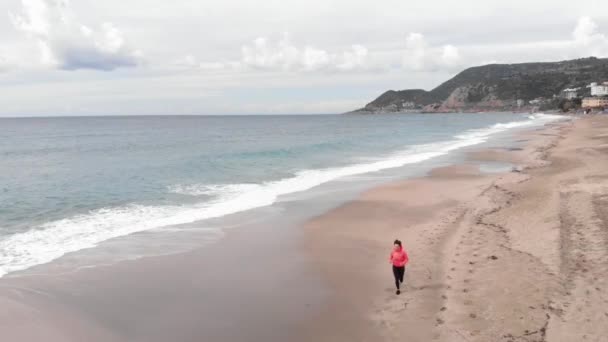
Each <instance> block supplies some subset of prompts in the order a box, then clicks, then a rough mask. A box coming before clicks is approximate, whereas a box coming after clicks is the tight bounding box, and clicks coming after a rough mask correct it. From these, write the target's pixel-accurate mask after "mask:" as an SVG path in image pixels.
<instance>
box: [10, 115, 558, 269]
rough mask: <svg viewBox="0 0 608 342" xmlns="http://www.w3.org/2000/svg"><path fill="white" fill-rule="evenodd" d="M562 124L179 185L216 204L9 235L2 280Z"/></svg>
mask: <svg viewBox="0 0 608 342" xmlns="http://www.w3.org/2000/svg"><path fill="white" fill-rule="evenodd" d="M558 119H563V117H562V116H555V115H544V114H535V115H531V116H530V117H529V120H526V121H516V122H510V123H505V124H495V125H492V126H490V127H487V128H484V129H477V130H470V131H467V132H466V133H464V134H461V135H458V136H456V137H454V139H453V140H449V141H443V142H437V143H430V144H423V145H416V146H411V147H409V148H407V149H405V150H403V151H400V152H398V153H394V154H391V155H389V156H387V157H386V158H383V159H381V160H377V161H372V162H365V163H359V164H354V165H349V166H344V167H336V168H327V169H321V170H304V171H300V172H298V173H296V174H295V175H294V177H291V178H286V179H282V180H278V181H273V182H267V183H263V184H220V185H204V184H203V185H200V184H194V185H176V186H174V187H171V188H170V189H169V191H171V192H174V193H178V194H183V195H191V196H200V195H207V196H211V197H212V198H211V200H208V201H206V202H203V203H198V204H194V205H183V206H177V205H176V206H144V205H137V204H133V205H128V206H124V207H116V208H102V209H98V210H94V211H91V212H89V213H87V214H82V215H77V216H73V217H69V218H66V219H62V220H58V221H52V222H48V223H45V224H43V225H41V226H39V227H35V228H33V229H31V230H29V231H26V232H23V233H18V234H14V235H10V236H8V237H6V238H4V239H3V240H0V277H1V276H3V275H5V274H7V273H10V272H14V271H19V270H24V269H26V268H29V267H31V266H34V265H39V264H43V263H47V262H50V261H52V260H54V259H57V258H59V257H61V256H62V255H64V254H66V253H70V252H75V251H78V250H81V249H85V248H91V247H95V246H96V245H97V244H99V243H100V242H103V241H105V240H108V239H112V238H116V237H120V236H124V235H128V234H132V233H136V232H140V231H146V230H151V229H156V228H162V227H167V226H175V225H180V224H186V223H191V222H195V221H201V220H205V219H210V218H216V217H221V216H225V215H229V214H233V213H237V212H242V211H245V210H250V209H254V208H259V207H263V206H268V205H271V204H273V203H275V202H276V201H277V199H278V197H280V196H281V195H286V194H290V193H295V192H300V191H305V190H308V189H311V188H313V187H316V186H318V185H321V184H324V183H327V182H330V181H332V180H335V179H338V178H342V177H348V176H354V175H360V174H365V173H370V172H376V171H380V170H385V169H390V168H396V167H401V166H404V165H408V164H414V163H419V162H422V161H425V160H429V159H431V158H436V157H439V156H442V155H445V154H447V153H449V152H450V151H453V150H457V149H460V148H463V147H467V146H472V145H477V144H480V143H483V142H485V141H487V140H488V138H489V137H490V136H492V135H494V134H496V133H499V132H504V131H507V130H510V129H513V128H517V127H525V126H531V125H536V124H543V123H546V122H550V121H554V120H558Z"/></svg>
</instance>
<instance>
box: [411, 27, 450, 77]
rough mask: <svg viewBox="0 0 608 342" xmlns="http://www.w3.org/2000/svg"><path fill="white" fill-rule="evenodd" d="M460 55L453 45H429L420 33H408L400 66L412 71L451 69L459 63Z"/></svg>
mask: <svg viewBox="0 0 608 342" xmlns="http://www.w3.org/2000/svg"><path fill="white" fill-rule="evenodd" d="M461 60H462V59H461V56H460V52H459V50H458V48H456V47H455V46H454V45H444V46H442V47H433V46H430V45H429V44H428V43H427V41H426V39H425V38H424V35H423V34H422V33H410V34H409V35H408V36H407V38H406V41H405V53H404V57H403V63H402V66H403V68H404V69H407V70H413V71H436V70H439V69H453V68H455V67H459V66H460V64H461Z"/></svg>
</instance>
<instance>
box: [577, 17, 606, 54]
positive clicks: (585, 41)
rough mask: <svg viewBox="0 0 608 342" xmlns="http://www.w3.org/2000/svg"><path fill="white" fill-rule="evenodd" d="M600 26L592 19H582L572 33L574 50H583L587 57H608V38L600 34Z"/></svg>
mask: <svg viewBox="0 0 608 342" xmlns="http://www.w3.org/2000/svg"><path fill="white" fill-rule="evenodd" d="M598 29H599V28H598V25H597V24H596V23H595V22H594V21H593V19H591V18H590V17H586V16H585V17H581V18H579V20H578V23H577V24H576V27H575V28H574V31H573V32H572V37H573V39H574V40H573V42H572V45H574V46H573V47H574V48H578V49H582V50H583V51H584V54H586V55H594V56H597V57H604V56H606V55H608V37H606V35H605V34H603V33H600V32H598Z"/></svg>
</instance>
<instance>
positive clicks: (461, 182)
mask: <svg viewBox="0 0 608 342" xmlns="http://www.w3.org/2000/svg"><path fill="white" fill-rule="evenodd" d="M521 139H522V140H525V141H526V147H525V148H523V149H509V150H489V151H480V152H477V153H474V154H473V155H472V156H471V157H472V158H474V159H480V160H492V161H509V162H513V163H516V164H518V165H519V167H520V168H519V169H518V172H509V173H506V174H504V173H503V174H489V175H488V174H485V175H482V174H479V173H478V172H477V171H476V169H475V168H472V167H471V166H470V165H464V166H461V167H450V168H444V169H439V170H435V171H434V172H433V173H432V174H431V176H429V177H426V178H422V179H415V180H408V181H404V182H399V183H395V184H389V185H386V186H383V187H379V188H376V189H373V190H371V191H369V192H367V193H365V194H363V195H362V196H361V197H360V198H359V199H357V200H356V201H353V202H351V203H347V204H345V205H343V206H341V207H339V208H337V209H335V210H333V211H331V212H329V213H327V214H325V215H322V216H320V217H318V218H316V219H314V220H312V221H310V222H309V223H308V224H307V226H306V227H305V229H306V234H307V235H306V248H307V250H308V251H309V252H310V254H311V255H312V256H313V258H314V260H315V262H316V265H317V268H318V269H319V270H320V272H321V273H322V274H323V275H324V276H325V277H326V278H327V279H329V281H330V284H331V287H332V291H333V292H332V301H331V302H330V303H329V305H328V306H327V307H326V308H325V311H324V312H323V314H322V315H319V316H318V317H317V318H316V319H314V320H313V321H311V322H309V324H308V325H307V326H306V327H304V328H303V329H302V330H303V333H302V336H305V338H304V339H303V340H306V339H308V340H312V338H314V339H315V340H316V341H319V340H320V341H397V340H399V341H450V342H457V341H468V342H472V341H484V342H485V341H549V342H552V341H555V342H557V341H608V305H607V304H608V273H607V271H608V117H587V118H583V119H580V120H577V121H575V122H574V123H569V124H563V125H559V126H553V127H550V128H547V129H543V130H537V131H534V132H529V133H527V134H525V135H524V136H522V138H521ZM519 170H521V171H519ZM395 238H399V239H401V240H402V241H404V246H405V248H406V249H407V250H408V252H409V254H410V259H411V261H410V264H409V265H408V267H407V268H406V280H405V282H406V289H405V291H403V292H402V294H401V295H400V296H397V295H395V293H394V288H393V287H394V285H393V280H392V274H391V271H390V266H389V264H388V254H389V252H390V248H391V244H392V241H393V239H395Z"/></svg>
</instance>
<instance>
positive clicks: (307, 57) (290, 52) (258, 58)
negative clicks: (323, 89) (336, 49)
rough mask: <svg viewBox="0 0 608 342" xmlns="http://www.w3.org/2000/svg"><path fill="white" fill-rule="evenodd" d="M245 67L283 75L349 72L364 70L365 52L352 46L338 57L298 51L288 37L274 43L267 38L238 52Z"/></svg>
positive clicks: (310, 50) (319, 51) (305, 49)
mask: <svg viewBox="0 0 608 342" xmlns="http://www.w3.org/2000/svg"><path fill="white" fill-rule="evenodd" d="M241 52H242V59H241V63H242V64H243V65H244V66H247V67H250V68H254V69H263V70H284V71H317V70H330V71H352V70H360V69H365V68H366V67H367V60H368V50H367V48H365V47H364V46H362V45H352V46H351V48H350V49H348V50H345V51H342V52H341V53H330V52H328V51H326V50H322V49H318V48H315V47H312V46H304V47H303V48H299V47H297V46H296V45H294V44H293V43H292V42H291V40H290V38H289V34H288V33H284V34H283V36H282V38H281V39H280V40H279V41H278V42H277V43H272V42H271V41H270V40H269V39H268V38H266V37H259V38H257V39H255V40H254V41H253V42H252V44H249V45H244V46H243V47H242V48H241Z"/></svg>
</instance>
